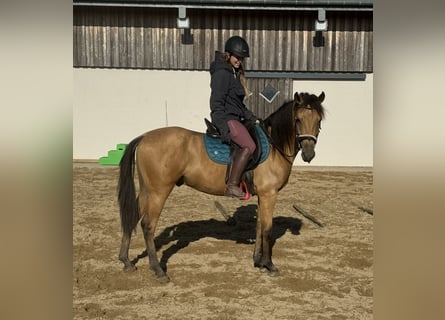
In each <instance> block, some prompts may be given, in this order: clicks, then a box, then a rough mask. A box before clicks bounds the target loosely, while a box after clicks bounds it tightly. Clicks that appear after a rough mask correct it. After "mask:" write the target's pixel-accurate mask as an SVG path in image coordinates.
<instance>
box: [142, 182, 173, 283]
mask: <svg viewBox="0 0 445 320" xmlns="http://www.w3.org/2000/svg"><path fill="white" fill-rule="evenodd" d="M173 187H174V185H173V186H171V187H168V188H166V189H165V190H164V192H159V191H160V190H157V192H156V193H150V196H148V195H144V197H142V194H141V195H140V199H141V204H140V205H141V210H142V212H143V213H142V214H143V217H142V220H141V227H142V232H143V234H144V239H145V245H146V247H147V254H148V261H149V263H150V268H151V269H152V270H153V271H154V272H155V274H156V276H157V277H158V279H159V280H160V281H161V282H168V281H169V278H168V276H167V274H166V273H165V271H164V270H162V268H161V265H160V264H159V260H158V256H157V253H156V247H155V243H154V234H155V231H156V225H157V223H158V220H159V216H160V215H161V211H162V208H163V207H164V204H165V201H166V200H167V197H168V195H169V194H170V192H171V190H172V189H173Z"/></svg>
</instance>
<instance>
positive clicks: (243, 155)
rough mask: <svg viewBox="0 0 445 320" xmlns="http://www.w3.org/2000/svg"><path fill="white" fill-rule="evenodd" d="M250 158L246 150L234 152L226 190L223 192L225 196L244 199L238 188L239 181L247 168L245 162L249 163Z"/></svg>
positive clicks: (243, 194) (241, 191)
mask: <svg viewBox="0 0 445 320" xmlns="http://www.w3.org/2000/svg"><path fill="white" fill-rule="evenodd" d="M250 156H251V155H250V152H249V149H248V148H243V149H240V150H238V151H236V155H235V159H234V161H233V164H232V170H231V171H230V176H229V180H228V181H227V185H226V190H225V191H224V195H225V196H227V197H232V198H238V199H244V197H245V195H246V194H245V193H244V192H243V190H241V188H240V180H241V175H242V174H243V171H244V169H245V168H246V166H247V162H249V159H250Z"/></svg>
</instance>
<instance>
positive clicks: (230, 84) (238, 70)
mask: <svg viewBox="0 0 445 320" xmlns="http://www.w3.org/2000/svg"><path fill="white" fill-rule="evenodd" d="M224 51H225V52H224V53H222V52H219V51H216V52H215V60H214V61H213V62H212V63H211V64H210V75H211V80H210V87H211V95H210V110H211V112H210V116H211V119H212V122H213V123H214V124H215V125H216V127H217V128H218V129H219V131H220V133H221V138H222V141H223V142H224V143H227V144H229V143H230V141H233V142H235V143H236V144H237V145H238V146H239V147H240V149H238V150H237V151H236V154H235V157H234V162H233V165H232V170H231V172H230V175H229V179H228V181H227V185H226V189H225V191H224V195H225V196H228V197H234V198H238V199H244V197H245V193H244V192H243V190H242V189H241V188H240V180H241V175H242V173H243V171H244V169H245V168H246V166H247V163H248V161H249V159H250V157H251V155H252V154H253V152H254V151H255V148H256V146H255V142H254V141H253V139H252V137H251V136H250V134H249V132H248V131H247V129H246V127H245V125H246V124H248V123H254V122H255V121H256V117H255V115H254V114H253V113H252V112H251V111H250V110H248V109H247V108H246V106H245V105H244V98H245V96H249V95H250V94H251V93H250V91H249V89H248V88H247V84H246V78H245V76H244V69H243V67H242V62H243V60H244V58H247V57H249V45H248V44H247V42H246V40H244V39H243V38H241V37H239V36H233V37H230V38H229V39H228V40H227V41H226V43H225V46H224Z"/></svg>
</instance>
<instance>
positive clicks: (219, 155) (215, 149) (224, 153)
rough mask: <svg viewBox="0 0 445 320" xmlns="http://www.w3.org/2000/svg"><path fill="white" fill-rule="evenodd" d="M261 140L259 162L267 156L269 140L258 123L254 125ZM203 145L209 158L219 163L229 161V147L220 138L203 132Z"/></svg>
mask: <svg viewBox="0 0 445 320" xmlns="http://www.w3.org/2000/svg"><path fill="white" fill-rule="evenodd" d="M255 129H256V131H257V132H258V136H259V138H260V142H261V157H260V161H259V162H258V163H259V164H260V163H262V162H264V160H266V159H267V157H268V156H269V141H268V140H267V137H266V134H265V133H264V131H263V130H262V129H261V128H260V126H259V125H256V126H255ZM204 145H205V148H206V151H207V154H208V156H209V158H210V159H212V160H213V161H214V162H216V163H219V164H227V163H228V161H229V155H230V147H229V145H228V144H225V143H222V142H221V139H220V138H212V137H210V136H208V135H207V134H205V133H204Z"/></svg>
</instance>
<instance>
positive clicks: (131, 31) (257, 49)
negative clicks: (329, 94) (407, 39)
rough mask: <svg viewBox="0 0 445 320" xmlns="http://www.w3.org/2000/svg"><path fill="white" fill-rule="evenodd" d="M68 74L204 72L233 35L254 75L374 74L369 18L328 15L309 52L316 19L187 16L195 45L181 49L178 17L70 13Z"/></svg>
mask: <svg viewBox="0 0 445 320" xmlns="http://www.w3.org/2000/svg"><path fill="white" fill-rule="evenodd" d="M73 14H74V17H73V21H74V27H73V51H74V52H73V65H74V67H99V68H144V69H145V68H146V69H170V70H171V69H174V70H208V68H209V65H210V62H211V61H212V60H213V57H214V51H215V50H221V49H223V47H224V41H225V40H226V39H227V38H228V37H230V36H231V35H235V34H238V35H240V36H243V37H244V38H246V40H247V41H248V43H249V45H250V48H251V58H250V59H247V60H246V69H247V70H252V71H253V70H254V71H295V72H366V73H370V72H372V70H373V66H372V60H373V56H372V52H373V46H372V43H373V26H372V23H373V19H372V12H352V11H351V12H349V11H348V12H346V11H345V12H341V11H338V12H330V11H327V13H326V18H327V19H328V31H327V32H324V36H325V46H324V47H314V46H313V43H312V38H313V36H314V35H315V30H314V24H315V19H316V18H317V12H316V11H253V10H203V9H187V16H188V17H189V19H190V27H191V33H192V34H193V37H194V43H193V44H191V45H185V44H182V43H181V35H182V33H183V32H184V30H182V29H177V28H176V18H177V15H178V12H177V9H167V8H116V7H87V6H85V7H82V6H75V7H74V12H73Z"/></svg>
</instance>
